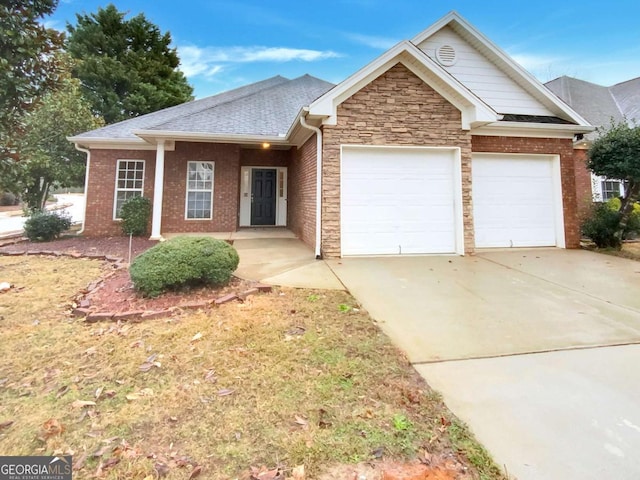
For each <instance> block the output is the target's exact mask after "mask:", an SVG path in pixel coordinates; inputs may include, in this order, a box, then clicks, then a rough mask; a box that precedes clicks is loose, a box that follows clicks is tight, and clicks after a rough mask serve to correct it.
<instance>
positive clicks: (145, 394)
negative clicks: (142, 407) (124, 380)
mask: <svg viewBox="0 0 640 480" xmlns="http://www.w3.org/2000/svg"><path fill="white" fill-rule="evenodd" d="M140 395H141V396H143V397H153V390H152V389H151V388H143V389H142V390H140Z"/></svg>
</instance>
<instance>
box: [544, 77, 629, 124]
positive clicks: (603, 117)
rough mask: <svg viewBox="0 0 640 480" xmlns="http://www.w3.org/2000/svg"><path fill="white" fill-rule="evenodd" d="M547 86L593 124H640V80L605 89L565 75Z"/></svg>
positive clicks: (546, 84)
mask: <svg viewBox="0 0 640 480" xmlns="http://www.w3.org/2000/svg"><path fill="white" fill-rule="evenodd" d="M545 86H546V87H547V88H548V89H549V90H551V91H552V92H553V93H555V94H556V95H557V96H558V97H560V99H562V100H563V101H564V102H565V103H567V104H568V105H569V106H571V107H572V108H573V109H574V110H575V111H576V112H578V113H579V114H580V115H582V116H583V117H585V118H586V119H587V120H588V121H589V122H590V123H591V124H593V125H596V126H606V125H608V124H609V123H610V122H611V120H612V119H613V120H614V121H616V122H620V121H622V120H623V119H625V118H626V119H627V120H630V121H636V122H640V77H639V78H635V79H633V80H628V81H626V82H622V83H618V84H616V85H613V86H611V87H604V86H602V85H597V84H595V83H591V82H585V81H584V80H578V79H577V78H572V77H566V76H564V77H559V78H556V79H555V80H551V81H550V82H547V83H545Z"/></svg>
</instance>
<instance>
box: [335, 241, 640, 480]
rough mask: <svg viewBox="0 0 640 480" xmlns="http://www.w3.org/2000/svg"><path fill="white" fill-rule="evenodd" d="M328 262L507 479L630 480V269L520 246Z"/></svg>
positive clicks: (634, 377) (639, 424)
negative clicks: (474, 252) (502, 468)
mask: <svg viewBox="0 0 640 480" xmlns="http://www.w3.org/2000/svg"><path fill="white" fill-rule="evenodd" d="M329 264H330V266H331V267H332V269H333V271H334V272H335V273H336V274H337V276H338V277H339V278H340V279H341V280H342V282H343V283H344V284H345V285H346V286H347V288H348V289H349V290H350V291H351V293H353V294H354V296H355V297H356V298H357V299H358V300H359V301H360V302H361V303H362V304H363V305H364V307H365V308H366V309H367V310H368V311H369V312H370V313H371V315H372V316H373V317H374V318H375V319H377V320H378V321H379V322H380V326H381V328H382V329H383V330H384V331H385V332H386V333H387V334H388V335H389V336H390V337H391V338H392V339H393V340H394V342H395V343H396V345H398V346H399V347H400V348H401V349H402V350H404V351H405V352H406V353H407V355H408V357H409V359H410V360H411V361H412V362H413V363H414V365H415V367H416V369H417V370H418V371H419V372H420V373H421V374H422V376H423V377H424V378H425V379H426V380H427V382H428V383H429V384H430V385H431V386H432V387H434V388H435V389H436V390H438V391H440V392H441V393H442V395H443V397H444V400H445V402H446V403H447V405H448V406H449V408H450V409H451V410H452V411H453V412H454V413H455V414H456V415H457V416H459V417H460V418H461V419H462V420H463V421H465V422H467V423H468V424H469V425H470V427H471V429H472V430H473V431H474V433H475V434H476V436H477V438H478V440H480V442H481V443H483V444H484V445H485V446H486V447H487V448H488V450H489V451H490V452H491V453H492V455H493V456H494V458H495V460H496V462H497V463H498V464H500V465H504V466H505V467H506V469H507V471H508V473H509V474H510V475H512V476H513V477H514V478H517V479H519V480H529V479H531V480H533V479H536V480H537V479H551V480H555V479H558V480H560V479H563V480H564V479H586V480H589V479H593V480H596V479H598V480H600V479H603V478H612V479H613V478H615V479H635V478H640V456H639V455H638V454H637V452H638V451H640V402H638V399H639V398H640V369H638V368H637V363H638V359H639V358H640V345H639V344H640V295H638V292H640V263H639V262H634V261H631V260H625V259H621V258H616V257H609V256H606V255H601V254H596V253H592V252H586V251H579V250H576V251H571V250H559V249H531V250H509V251H491V252H482V253H480V254H478V255H476V256H474V257H410V258H398V257H396V258H347V259H341V260H335V261H330V262H329Z"/></svg>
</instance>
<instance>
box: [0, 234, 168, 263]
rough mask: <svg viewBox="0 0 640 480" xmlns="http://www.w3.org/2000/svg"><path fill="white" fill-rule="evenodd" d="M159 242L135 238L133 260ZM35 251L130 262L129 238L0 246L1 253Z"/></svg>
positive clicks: (68, 239)
mask: <svg viewBox="0 0 640 480" xmlns="http://www.w3.org/2000/svg"><path fill="white" fill-rule="evenodd" d="M157 243H158V242H157V241H155V240H149V239H147V238H140V237H134V238H133V242H132V249H131V259H132V260H133V259H134V258H135V257H136V256H137V255H140V254H141V253H142V252H144V251H145V250H148V249H149V248H151V247H153V246H154V245H155V244H157ZM33 250H41V251H42V250H50V251H56V252H63V253H79V254H83V255H107V256H111V257H120V258H122V259H124V261H125V262H127V261H128V260H129V238H128V237H100V238H87V237H65V238H61V239H60V240H54V241H53V242H30V241H24V242H19V243H13V244H8V245H4V246H0V252H28V251H33Z"/></svg>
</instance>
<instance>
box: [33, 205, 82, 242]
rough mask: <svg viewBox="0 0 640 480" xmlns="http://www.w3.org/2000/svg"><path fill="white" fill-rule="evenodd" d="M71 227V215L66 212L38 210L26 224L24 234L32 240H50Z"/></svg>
mask: <svg viewBox="0 0 640 480" xmlns="http://www.w3.org/2000/svg"><path fill="white" fill-rule="evenodd" d="M69 228H71V217H70V216H69V215H67V214H66V213H61V214H57V213H53V212H47V211H44V212H41V211H37V212H34V213H32V214H31V216H30V217H29V218H28V219H27V221H26V222H25V224H24V234H25V235H26V236H27V238H28V239H29V240H31V241H32V242H50V241H51V240H54V239H56V238H58V237H59V236H60V234H61V233H62V232H64V231H65V230H69Z"/></svg>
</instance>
